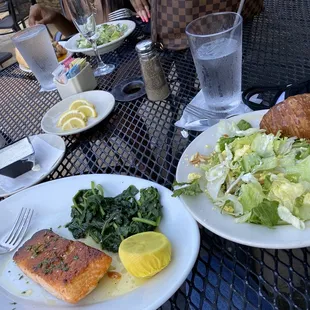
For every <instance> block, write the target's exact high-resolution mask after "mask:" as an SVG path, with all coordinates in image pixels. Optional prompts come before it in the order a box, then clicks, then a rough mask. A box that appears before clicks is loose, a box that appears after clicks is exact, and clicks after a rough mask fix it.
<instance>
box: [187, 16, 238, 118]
mask: <svg viewBox="0 0 310 310" xmlns="http://www.w3.org/2000/svg"><path fill="white" fill-rule="evenodd" d="M186 34H187V36H188V39H189V43H190V48H191V52H192V55H193V59H194V62H195V66H196V71H197V73H198V78H199V81H200V86H201V88H202V91H203V94H204V98H205V107H206V108H207V109H209V110H210V111H213V112H221V113H223V112H224V113H226V112H229V111H232V110H234V109H236V108H237V107H238V105H239V104H240V103H241V73H242V72H241V66H242V17H241V16H240V15H239V14H237V13H233V12H224V13H214V14H209V15H205V16H203V17H200V18H198V19H196V20H194V21H192V22H191V23H190V24H188V26H187V27H186Z"/></svg>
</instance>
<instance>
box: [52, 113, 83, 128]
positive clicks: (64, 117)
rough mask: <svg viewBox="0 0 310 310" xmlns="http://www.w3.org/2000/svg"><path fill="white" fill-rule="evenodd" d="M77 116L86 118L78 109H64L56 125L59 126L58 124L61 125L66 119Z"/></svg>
mask: <svg viewBox="0 0 310 310" xmlns="http://www.w3.org/2000/svg"><path fill="white" fill-rule="evenodd" d="M73 117H75V118H79V119H81V120H83V121H85V120H86V115H85V114H84V113H82V112H80V111H78V110H71V111H66V112H64V113H62V114H61V115H60V118H59V120H58V123H57V126H58V127H60V126H63V124H64V123H65V122H66V121H68V120H69V119H70V118H73Z"/></svg>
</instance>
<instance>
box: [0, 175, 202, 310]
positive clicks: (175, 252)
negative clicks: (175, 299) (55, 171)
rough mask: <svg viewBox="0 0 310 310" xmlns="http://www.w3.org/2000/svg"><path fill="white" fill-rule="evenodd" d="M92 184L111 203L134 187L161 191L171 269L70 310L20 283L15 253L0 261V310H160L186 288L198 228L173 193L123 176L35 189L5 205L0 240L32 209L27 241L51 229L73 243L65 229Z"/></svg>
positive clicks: (66, 180)
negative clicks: (99, 187)
mask: <svg viewBox="0 0 310 310" xmlns="http://www.w3.org/2000/svg"><path fill="white" fill-rule="evenodd" d="M91 181H94V182H96V184H101V185H102V186H103V188H104V193H105V195H106V196H107V197H109V196H110V197H111V196H112V197H113V196H115V195H118V194H120V193H121V192H122V191H123V190H125V189H126V188H128V186H129V185H132V184H134V185H135V186H136V187H137V188H138V189H141V188H146V187H149V186H153V187H155V188H157V189H158V191H159V194H160V200H161V204H162V206H163V209H162V210H163V218H162V221H161V223H160V225H159V230H160V232H162V233H163V234H165V235H166V236H167V238H168V239H169V240H170V242H171V245H172V260H171V263H170V264H169V265H168V266H167V267H166V268H165V269H164V270H162V271H161V272H160V273H158V274H157V275H155V276H154V277H153V278H151V279H149V280H147V281H146V282H145V283H143V284H142V285H141V286H140V287H138V288H136V289H135V290H133V291H131V292H129V293H127V294H124V295H120V296H117V297H114V298H110V299H107V300H105V301H100V300H96V299H95V298H94V294H95V295H96V294H97V296H98V295H100V294H98V290H100V287H98V288H97V289H95V290H94V292H92V293H91V294H90V295H89V296H87V297H86V298H85V299H83V300H81V301H80V302H79V303H78V304H76V305H70V304H67V303H65V302H63V301H61V300H58V299H57V298H55V297H53V296H52V295H50V294H49V293H47V292H46V291H45V290H44V289H43V288H42V287H41V286H39V285H38V284H36V283H34V282H33V281H32V280H30V279H28V278H27V277H26V276H24V277H23V278H22V279H20V280H19V278H20V275H21V274H22V272H21V271H20V269H19V268H18V267H17V266H16V264H14V263H13V261H12V257H13V255H14V252H15V251H13V253H9V254H6V255H1V256H0V305H1V306H2V307H1V309H12V308H14V306H10V302H13V301H14V302H16V303H17V307H16V308H17V309H18V310H26V309H27V310H29V309H40V310H43V309H59V310H70V309H87V310H101V309H113V310H128V309H130V310H155V309H158V308H159V307H160V306H161V305H162V304H164V303H165V302H166V301H167V300H168V299H169V298H170V297H171V296H172V295H173V294H174V293H175V292H176V291H177V289H178V288H179V287H180V286H181V285H182V284H183V283H184V281H185V280H186V278H187V276H188V274H189V273H190V272H191V270H192V268H193V265H194V263H195V261H196V259H197V255H198V252H199V245H200V236H199V230H198V226H197V223H196V222H195V220H194V219H193V218H192V216H191V215H190V214H189V212H187V210H186V208H185V207H184V205H183V204H182V202H181V201H180V199H179V198H172V197H171V195H172V192H171V191H170V190H168V189H167V188H165V187H163V186H161V185H159V184H156V183H153V182H150V181H146V180H143V179H139V178H134V177H129V176H123V175H108V174H93V175H82V176H75V177H69V178H63V179H59V180H56V181H51V182H46V183H43V184H40V185H37V186H34V187H32V188H29V189H27V190H25V191H23V192H22V193H17V194H16V195H14V196H12V197H10V198H8V199H5V200H4V201H1V202H0V209H1V217H0V236H2V235H3V234H4V233H5V231H7V230H8V229H9V228H10V226H11V225H12V221H14V218H15V217H16V215H17V214H18V212H19V211H20V209H21V208H22V207H29V208H33V209H34V216H33V218H32V222H31V224H30V227H29V230H28V232H27V235H26V236H25V238H24V241H26V240H27V239H29V238H30V237H31V236H32V235H33V234H34V233H35V232H36V231H38V230H40V229H44V228H45V229H46V228H47V229H48V228H50V227H51V228H52V229H53V231H55V232H56V233H58V234H60V235H61V236H63V237H65V238H69V239H73V238H72V234H71V233H70V232H69V231H68V229H66V228H65V227H64V225H65V224H66V223H68V222H69V221H70V219H71V217H70V212H71V205H72V197H73V196H74V195H75V194H76V192H77V191H78V190H80V189H85V188H90V183H91ZM59 225H61V226H62V227H59ZM9 271H10V272H9ZM27 282H29V283H27ZM116 289H117V287H116ZM96 290H97V292H96ZM23 291H27V292H28V291H29V294H24V295H23V294H21V292H23ZM30 293H31V294H30Z"/></svg>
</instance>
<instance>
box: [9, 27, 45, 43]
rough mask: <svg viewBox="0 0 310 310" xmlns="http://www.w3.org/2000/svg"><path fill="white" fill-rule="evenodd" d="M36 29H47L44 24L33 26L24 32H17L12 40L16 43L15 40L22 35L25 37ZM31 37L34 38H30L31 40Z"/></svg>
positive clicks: (23, 30)
mask: <svg viewBox="0 0 310 310" xmlns="http://www.w3.org/2000/svg"><path fill="white" fill-rule="evenodd" d="M35 28H36V29H38V28H41V29H42V30H43V29H46V26H45V25H43V24H37V25H34V26H31V27H28V28H25V29H22V30H20V31H18V32H16V33H15V34H14V35H13V36H12V37H11V40H12V41H14V40H16V39H18V38H20V37H21V36H22V35H24V34H25V33H27V32H31V31H32V30H34V29H35ZM31 37H32V36H30V38H31ZM26 39H28V38H25V39H24V40H26Z"/></svg>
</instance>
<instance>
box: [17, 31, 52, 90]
mask: <svg viewBox="0 0 310 310" xmlns="http://www.w3.org/2000/svg"><path fill="white" fill-rule="evenodd" d="M12 41H13V43H14V45H15V46H16V48H17V49H18V50H19V52H20V53H21V55H22V56H23V58H24V59H25V61H26V62H27V64H28V66H29V68H30V70H31V71H32V72H33V74H34V75H35V77H36V78H37V80H38V81H39V83H40V85H41V87H42V89H43V90H53V89H55V88H56V86H55V84H54V82H53V75H52V72H53V71H54V70H55V69H56V68H57V66H58V61H57V58H56V54H55V51H54V48H53V46H52V42H51V39H50V36H49V34H48V32H47V29H46V27H45V26H44V25H36V26H34V27H30V28H26V29H24V30H22V31H19V32H17V33H16V34H15V35H14V36H13V37H12Z"/></svg>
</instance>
